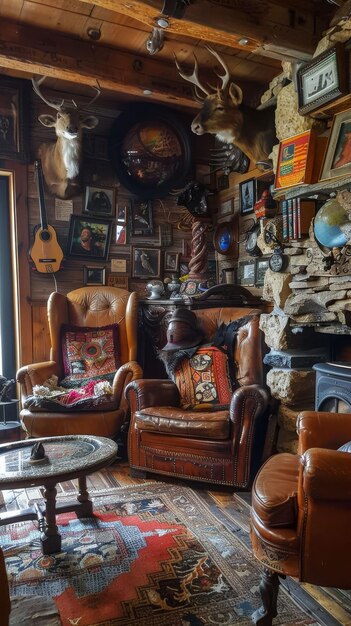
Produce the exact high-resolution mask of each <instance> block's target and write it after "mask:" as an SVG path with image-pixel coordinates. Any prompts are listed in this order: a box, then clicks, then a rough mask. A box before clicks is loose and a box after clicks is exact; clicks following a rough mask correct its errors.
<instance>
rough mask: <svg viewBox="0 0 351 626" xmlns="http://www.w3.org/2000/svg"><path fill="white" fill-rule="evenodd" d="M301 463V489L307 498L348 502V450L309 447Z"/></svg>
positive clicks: (350, 486)
mask: <svg viewBox="0 0 351 626" xmlns="http://www.w3.org/2000/svg"><path fill="white" fill-rule="evenodd" d="M334 415H335V413H334ZM301 463H302V465H303V474H302V489H303V492H304V494H305V495H306V496H307V497H308V498H312V499H313V500H344V501H348V502H350V500H351V455H350V453H349V452H338V451H337V450H326V449H324V448H311V449H310V450H308V451H307V452H305V454H304V455H303V457H302V459H301ZM300 484H301V482H300Z"/></svg>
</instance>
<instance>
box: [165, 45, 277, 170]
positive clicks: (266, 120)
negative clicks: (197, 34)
mask: <svg viewBox="0 0 351 626" xmlns="http://www.w3.org/2000/svg"><path fill="white" fill-rule="evenodd" d="M206 48H207V50H209V52H210V53H211V54H213V56H214V57H215V58H216V59H217V61H218V62H219V63H220V64H221V66H222V68H223V69H224V71H225V73H224V74H216V75H217V76H218V78H220V79H221V81H222V84H221V86H218V87H213V86H212V85H209V87H210V89H211V90H212V93H211V91H209V89H207V88H206V87H205V86H204V85H202V84H201V82H200V80H199V77H198V63H197V59H196V57H195V55H194V57H195V63H194V70H193V72H192V74H190V75H188V74H185V73H184V72H183V71H182V69H181V67H180V65H179V63H178V60H177V58H176V56H175V55H174V56H175V63H176V66H177V70H178V72H179V75H180V76H181V77H182V78H183V79H184V80H186V81H188V82H189V83H191V84H192V85H194V95H195V99H196V100H197V101H198V102H200V103H201V104H202V109H201V111H200V113H199V114H198V115H197V116H196V117H195V118H194V120H193V122H192V124H191V130H192V131H193V133H195V134H196V135H203V134H204V133H211V134H212V135H216V137H217V138H218V139H219V140H220V141H222V142H224V143H231V144H234V145H236V146H237V147H238V148H240V150H242V152H244V154H246V156H248V157H249V159H251V160H252V161H253V162H254V163H257V162H258V161H268V158H269V154H270V153H271V150H272V147H273V145H274V143H277V139H276V135H275V119H274V118H275V111H274V109H273V108H272V107H270V108H267V109H263V110H261V111H260V110H257V109H254V108H252V107H249V106H246V105H245V104H243V92H242V90H241V89H240V87H239V86H238V85H236V84H235V83H233V82H230V83H229V79H230V73H229V70H228V68H227V66H226V64H225V63H224V61H223V60H222V59H221V57H220V56H219V54H218V53H217V52H216V51H215V50H213V49H212V48H210V47H209V46H206ZM200 92H202V94H204V95H202V94H201V93H200Z"/></svg>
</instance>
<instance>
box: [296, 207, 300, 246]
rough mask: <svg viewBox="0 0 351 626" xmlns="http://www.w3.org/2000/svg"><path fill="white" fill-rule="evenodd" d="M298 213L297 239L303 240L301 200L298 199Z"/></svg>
mask: <svg viewBox="0 0 351 626" xmlns="http://www.w3.org/2000/svg"><path fill="white" fill-rule="evenodd" d="M296 205H297V207H296V213H297V238H298V239H301V202H300V198H297V199H296Z"/></svg>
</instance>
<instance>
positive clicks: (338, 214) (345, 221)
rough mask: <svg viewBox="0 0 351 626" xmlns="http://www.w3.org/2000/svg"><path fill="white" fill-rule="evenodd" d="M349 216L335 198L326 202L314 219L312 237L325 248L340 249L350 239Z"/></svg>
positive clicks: (350, 223)
mask: <svg viewBox="0 0 351 626" xmlns="http://www.w3.org/2000/svg"><path fill="white" fill-rule="evenodd" d="M350 219H351V215H349V213H348V212H347V211H346V209H345V208H344V207H343V206H342V205H341V204H340V202H339V201H338V200H337V199H336V198H332V199H331V200H328V201H327V202H326V203H325V204H323V206H322V207H321V208H320V209H319V211H318V213H317V215H316V217H315V218H314V225H313V230H314V235H315V237H316V239H317V241H318V243H320V244H321V245H322V246H325V247H326V248H341V247H342V246H345V245H346V244H347V243H348V242H349V241H350V239H351V221H350Z"/></svg>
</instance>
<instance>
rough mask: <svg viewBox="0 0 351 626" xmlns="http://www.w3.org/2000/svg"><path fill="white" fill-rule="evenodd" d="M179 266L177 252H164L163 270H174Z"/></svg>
mask: <svg viewBox="0 0 351 626" xmlns="http://www.w3.org/2000/svg"><path fill="white" fill-rule="evenodd" d="M178 267H179V253H177V252H165V257H164V268H163V269H164V270H165V272H176V271H177V270H178Z"/></svg>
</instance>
